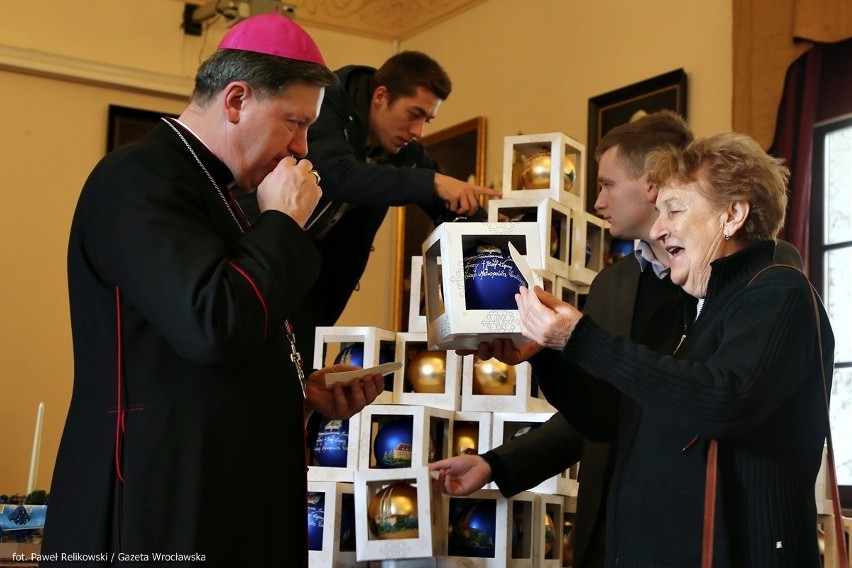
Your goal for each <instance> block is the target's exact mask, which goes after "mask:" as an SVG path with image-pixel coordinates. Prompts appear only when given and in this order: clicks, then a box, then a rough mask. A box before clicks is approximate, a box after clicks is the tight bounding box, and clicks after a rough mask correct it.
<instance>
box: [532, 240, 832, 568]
mask: <svg viewBox="0 0 852 568" xmlns="http://www.w3.org/2000/svg"><path fill="white" fill-rule="evenodd" d="M774 249H775V245H774V243H773V242H762V243H756V244H753V245H751V246H749V247H747V248H746V249H743V250H742V251H739V252H738V253H735V254H733V255H731V256H729V257H725V258H722V259H719V260H716V261H714V262H713V264H712V271H711V276H710V280H709V283H708V290H707V295H706V299H705V303H704V306H703V308H702V310H701V315H700V316H699V317H698V319H697V320H695V322H694V323H692V324H691V325H690V327H689V329H688V331H687V333H686V336H685V339H684V340H683V343H682V344H681V345H680V347H679V348H678V350H677V352H676V353H675V355H674V356H672V355H661V354H659V353H656V352H654V351H652V350H649V349H647V348H644V347H642V346H639V345H636V344H633V343H631V342H629V341H627V340H625V339H623V338H620V337H618V336H615V335H613V334H611V333H608V332H607V331H605V330H604V328H603V327H602V326H601V325H600V324H599V323H598V322H597V321H595V318H594V317H591V316H590V317H583V318H582V319H581V320H580V322H579V324H578V325H577V327H576V328H575V330H574V332H573V333H572V335H571V338H570V340H569V341H568V343H567V344H566V346H565V349H564V350H563V353H562V355H563V357H564V358H565V359H566V360H568V361H572V362H573V363H576V364H579V365H581V366H582V367H583V368H585V369H586V370H587V371H589V372H590V373H594V375H595V376H596V377H600V378H601V379H603V380H604V381H605V382H606V383H607V384H610V385H612V386H615V387H616V388H617V389H618V390H619V391H620V392H621V393H623V394H624V395H626V396H623V397H622V402H623V404H622V405H620V407H619V409H618V412H617V422H616V424H617V427H618V430H617V432H618V446H617V447H618V458H617V462H616V466H615V471H614V474H613V481H612V484H611V489H610V499H609V503H608V512H607V557H608V562H607V563H608V565H611V566H613V565H619V566H640V567H645V566H678V567H679V566H697V565H699V562H700V555H701V533H702V515H703V509H704V505H703V499H704V479H705V466H706V463H705V462H706V448H707V443H708V441H709V440H710V439H714V438H715V439H717V440H719V489H718V502H717V514H716V531H715V534H716V539H715V547H714V561H715V565H716V566H736V567H740V566H742V567H750V566H785V567H786V566H788V567H803V568H807V567H816V566H819V553H818V549H817V540H816V532H815V530H814V526H815V524H816V509H815V502H814V493H813V491H814V482H815V480H816V476H817V472H818V470H819V467H820V463H821V457H822V450H823V445H824V441H825V435H826V427H825V424H826V419H825V416H824V414H825V412H826V408H825V406H824V401H823V385H822V378H821V374H820V366H823V367H824V368H825V370H826V376H827V379H829V380H830V377H831V368H832V363H833V351H834V338H833V334H832V331H831V326H830V324H829V322H828V318H827V316H826V314H825V311H824V310H823V309H822V306H819V312H820V314H819V315H820V325H821V331H822V342H823V352H822V353H820V352H819V351H818V349H817V341H816V326H817V323H816V319H815V316H814V311H813V307H812V304H811V296H810V290H809V285H808V283H807V281H806V279H805V278H804V276H803V275H802V274H800V273H797V272H795V271H793V270H789V269H783V268H776V269H772V270H770V271H769V272H767V273H764V274H762V275H761V276H760V277H759V278H757V280H755V281H754V282H753V283H752V284H751V285H749V280H750V278H751V277H752V276H753V275H755V274H756V273H757V272H758V271H759V270H760V269H761V268H763V267H765V266H768V265H770V264H771V263H772V261H773V252H774ZM554 372H555V373H557V374H554ZM558 372H559V368H558V367H551V368H550V369H548V370H547V371H545V372H543V373H542V374H541V375H540V380H541V385H542V388H543V390H544V391H545V392H546V394H547V396H548V400H550V401H551V402H552V403H553V404H554V405H555V406H556V407H557V408H559V409H560V410H562V411H564V412H566V414H567V415H568V416H569V418H570V419H571V422H572V424H573V425H574V426H575V427H577V428H578V429H579V430H581V431H582V432H583V433H584V434H586V435H595V433H596V432H595V431H598V430H600V429H601V428H600V427H601V425H602V424H604V423H605V422H606V420H605V419H601V414H603V412H602V409H601V408H600V407H598V406H596V405H594V404H593V402H594V398H593V397H594V395H592V396H591V397H590V396H589V394H588V393H589V392H590V390H592V389H595V388H597V387H595V383H601V382H602V381H601V380H600V379H594V378H589V379H588V380H587V379H585V378H583V377H580V379H579V380H567V381H566V380H564V377H560V376H558ZM585 377H589V376H588V375H586V376H585ZM584 397H585V398H584ZM579 400H584V401H585V405H584V404H582V403H581V402H578V401H579ZM584 408H585V412H584V411H583V409H584ZM597 433H600V432H597ZM695 436H698V443H697V444H690V442H691V441H692V440H693V438H694V437H695Z"/></svg>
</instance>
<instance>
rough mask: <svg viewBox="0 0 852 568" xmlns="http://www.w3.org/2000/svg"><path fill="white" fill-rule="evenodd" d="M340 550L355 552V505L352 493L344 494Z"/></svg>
mask: <svg viewBox="0 0 852 568" xmlns="http://www.w3.org/2000/svg"><path fill="white" fill-rule="evenodd" d="M347 497H348V498H347ZM340 550H355V503H354V499H353V497H352V494H351V493H344V494H343V498H342V499H341V503H340Z"/></svg>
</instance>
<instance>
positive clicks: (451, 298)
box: [423, 223, 542, 349]
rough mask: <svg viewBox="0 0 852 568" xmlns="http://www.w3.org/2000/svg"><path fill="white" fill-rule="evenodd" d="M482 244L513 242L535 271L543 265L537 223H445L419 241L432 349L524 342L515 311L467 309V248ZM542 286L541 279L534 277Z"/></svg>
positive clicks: (505, 245)
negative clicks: (501, 340)
mask: <svg viewBox="0 0 852 568" xmlns="http://www.w3.org/2000/svg"><path fill="white" fill-rule="evenodd" d="M480 243H486V244H490V245H493V246H496V247H498V248H500V250H502V251H505V252H508V251H509V243H512V244H513V245H514V246H515V248H517V249H518V252H519V253H520V254H521V255H522V256H524V257H525V260H526V262H527V264H529V266H530V268H531V269H533V270H536V269H541V268H542V258H541V245H540V240H539V236H538V225H537V224H536V223H443V224H441V225H439V226H438V227H437V228H436V229H435V230H434V231H433V232H432V234H431V235H429V237H428V238H427V239H426V241H425V242H424V243H423V266H424V268H425V271H426V325H427V337H428V339H429V348H430V349H476V348H477V347H478V346H479V343H481V342H482V341H489V342H490V341H493V340H494V339H496V338H510V339H512V340H513V341H514V342H515V344H516V345H521V344H523V343H526V342H528V341H529V340H528V339H526V338H525V337H524V336H523V335H521V332H520V322H519V320H518V310H517V307H515V308H514V309H468V308H467V304H466V300H465V274H464V257H465V251H466V250H470V249H471V248H475V247H476V246H477V245H478V244H480ZM536 283H537V284H540V277H539V278H537V279H536Z"/></svg>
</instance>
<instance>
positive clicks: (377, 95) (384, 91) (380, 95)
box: [371, 85, 388, 106]
mask: <svg viewBox="0 0 852 568" xmlns="http://www.w3.org/2000/svg"><path fill="white" fill-rule="evenodd" d="M387 101H388V88H387V87H385V86H384V85H379V86H378V87H376V90H375V91H373V97H372V100H371V102H372V103H373V105H374V106H382V104H387Z"/></svg>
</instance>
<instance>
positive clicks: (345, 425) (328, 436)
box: [314, 419, 349, 467]
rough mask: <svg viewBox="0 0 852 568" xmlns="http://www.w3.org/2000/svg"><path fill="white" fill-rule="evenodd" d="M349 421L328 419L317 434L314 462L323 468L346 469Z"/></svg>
mask: <svg viewBox="0 0 852 568" xmlns="http://www.w3.org/2000/svg"><path fill="white" fill-rule="evenodd" d="M348 448H349V420H334V419H326V420H325V422H324V423H323V424H322V426H320V429H319V432H318V433H317V441H316V443H315V444H314V460H316V462H317V464H318V465H321V466H323V467H346V454H347V450H348Z"/></svg>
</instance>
